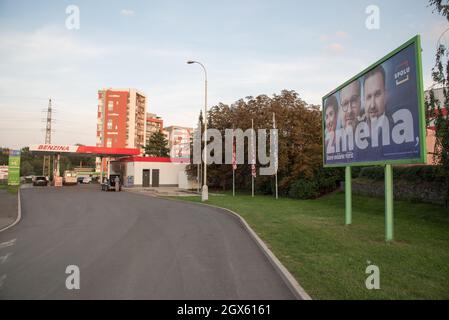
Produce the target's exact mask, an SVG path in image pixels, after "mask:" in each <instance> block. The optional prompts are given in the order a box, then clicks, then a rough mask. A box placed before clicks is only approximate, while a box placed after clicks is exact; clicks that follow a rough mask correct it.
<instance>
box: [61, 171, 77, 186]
mask: <svg viewBox="0 0 449 320" xmlns="http://www.w3.org/2000/svg"><path fill="white" fill-rule="evenodd" d="M76 177H77V174H76V172H75V171H72V170H66V171H64V178H63V184H64V185H74V184H77V183H78V180H77V179H76Z"/></svg>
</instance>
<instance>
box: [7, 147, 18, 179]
mask: <svg viewBox="0 0 449 320" xmlns="http://www.w3.org/2000/svg"><path fill="white" fill-rule="evenodd" d="M8 185H10V186H18V185H20V150H10V151H9V161H8Z"/></svg>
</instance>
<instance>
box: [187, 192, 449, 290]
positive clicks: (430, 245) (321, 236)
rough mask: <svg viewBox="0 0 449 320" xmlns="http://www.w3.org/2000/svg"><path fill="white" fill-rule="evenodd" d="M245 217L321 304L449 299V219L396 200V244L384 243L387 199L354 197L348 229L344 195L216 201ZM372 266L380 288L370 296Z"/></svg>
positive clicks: (434, 209)
mask: <svg viewBox="0 0 449 320" xmlns="http://www.w3.org/2000/svg"><path fill="white" fill-rule="evenodd" d="M180 199H184V200H187V201H200V199H199V197H180ZM209 203H210V204H213V205H217V206H220V207H224V208H229V209H231V210H233V211H235V212H237V213H239V214H240V215H241V216H242V217H243V218H244V219H245V220H246V221H247V222H248V223H249V224H250V225H251V227H252V228H253V229H254V230H255V231H256V232H257V234H258V235H259V236H260V237H261V238H262V239H263V240H264V241H265V243H266V244H267V245H268V246H269V247H270V249H271V250H272V251H273V252H274V254H275V255H276V256H277V257H278V258H279V259H280V260H281V262H282V263H283V264H284V266H285V267H286V268H287V269H288V270H289V271H290V272H291V273H292V274H293V276H295V277H296V279H297V280H298V282H299V283H300V284H301V286H302V287H303V288H304V289H305V290H306V291H307V292H308V293H309V294H310V295H311V297H312V298H313V299H449V213H448V211H446V210H445V209H444V208H442V207H439V206H436V205H429V204H422V203H411V202H404V201H396V202H395V206H394V210H395V216H394V222H395V241H394V242H393V243H388V244H387V243H386V242H385V240H384V202H383V199H377V198H368V197H359V196H353V224H352V225H351V226H349V227H347V226H345V225H344V194H343V193H336V194H332V195H329V196H326V197H323V198H321V199H317V200H305V201H301V200H293V199H279V200H275V199H273V198H272V197H268V196H256V197H255V198H251V197H250V196H245V195H243V196H236V197H235V198H233V197H232V195H229V194H227V195H226V196H210V198H209ZM368 261H370V262H371V263H373V264H375V265H377V266H379V268H380V287H381V288H380V290H367V289H366V287H365V280H366V277H367V276H368V275H367V274H365V269H366V267H367V266H368Z"/></svg>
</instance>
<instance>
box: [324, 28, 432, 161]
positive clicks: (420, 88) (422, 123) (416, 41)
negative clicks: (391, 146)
mask: <svg viewBox="0 0 449 320" xmlns="http://www.w3.org/2000/svg"><path fill="white" fill-rule="evenodd" d="M411 45H415V60H416V65H415V67H416V85H417V92H418V104H419V105H418V108H419V129H420V133H421V141H420V143H421V155H420V158H415V159H405V160H383V161H373V162H356V163H350V162H348V163H338V164H326V163H325V156H326V154H325V143H324V129H325V128H324V124H325V114H324V110H323V112H322V120H321V127H322V137H323V150H322V152H323V167H324V168H337V167H363V166H378V165H387V164H391V165H398V164H425V163H426V159H427V147H426V133H427V132H426V120H425V117H426V112H425V108H424V85H423V72H422V56H421V37H420V36H419V35H416V36H415V37H413V38H412V39H410V40H409V41H407V42H406V43H404V44H403V45H401V46H400V47H399V48H397V49H395V50H394V51H392V52H390V53H389V54H387V55H386V56H384V57H383V58H382V59H380V60H378V61H377V62H375V63H373V64H372V65H370V66H369V67H368V68H366V69H365V70H363V71H362V72H360V73H359V74H357V75H356V76H354V77H352V78H351V79H349V80H348V81H346V82H345V83H343V84H342V85H340V86H339V87H338V88H336V89H334V90H332V91H331V92H329V93H328V94H326V95H325V96H324V97H323V99H322V103H323V104H322V106H323V108H324V101H325V100H326V99H327V98H328V97H329V96H331V95H333V94H335V93H336V92H338V91H340V90H341V89H343V88H344V87H346V86H347V85H349V84H350V83H351V82H353V81H355V80H357V79H358V78H360V77H362V76H363V75H365V74H366V73H367V72H369V71H371V70H372V69H374V68H375V67H377V66H378V65H380V64H382V63H384V62H385V61H387V60H388V59H390V58H391V57H393V56H394V55H396V54H398V53H399V52H401V51H402V50H404V49H405V48H407V47H409V46H411Z"/></svg>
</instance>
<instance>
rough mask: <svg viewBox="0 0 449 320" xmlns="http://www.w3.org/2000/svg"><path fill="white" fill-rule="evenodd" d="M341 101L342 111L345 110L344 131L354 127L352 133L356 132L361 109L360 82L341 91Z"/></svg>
mask: <svg viewBox="0 0 449 320" xmlns="http://www.w3.org/2000/svg"><path fill="white" fill-rule="evenodd" d="M340 101H341V109H342V110H343V126H344V129H345V130H346V129H348V128H349V127H352V132H355V128H356V126H357V124H358V121H359V120H358V118H359V116H360V109H361V100H360V82H359V80H355V81H354V82H351V83H350V84H349V85H347V86H346V87H344V88H343V89H341V92H340Z"/></svg>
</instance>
